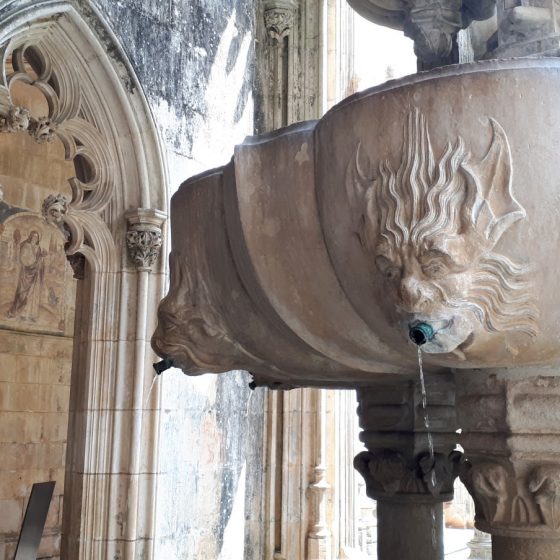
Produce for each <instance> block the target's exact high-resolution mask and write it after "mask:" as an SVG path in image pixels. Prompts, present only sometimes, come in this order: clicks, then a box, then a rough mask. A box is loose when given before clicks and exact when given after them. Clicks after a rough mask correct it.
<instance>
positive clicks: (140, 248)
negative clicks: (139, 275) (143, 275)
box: [126, 209, 166, 270]
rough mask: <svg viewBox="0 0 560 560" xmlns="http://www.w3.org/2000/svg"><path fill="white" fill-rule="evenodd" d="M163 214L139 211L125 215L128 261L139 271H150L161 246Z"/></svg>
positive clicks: (144, 210) (154, 211) (152, 211)
mask: <svg viewBox="0 0 560 560" xmlns="http://www.w3.org/2000/svg"><path fill="white" fill-rule="evenodd" d="M165 218H166V216H165V214H163V213H162V212H158V211H156V210H146V209H139V210H138V211H136V212H131V213H128V214H127V221H128V229H127V232H126V246H127V250H128V255H129V258H130V260H131V261H132V262H133V263H134V265H135V266H136V267H137V268H138V269H139V270H151V269H152V267H153V266H154V264H155V263H156V261H157V260H158V258H159V255H160V253H161V249H162V246H163V233H162V229H161V227H162V224H163V222H164V221H165Z"/></svg>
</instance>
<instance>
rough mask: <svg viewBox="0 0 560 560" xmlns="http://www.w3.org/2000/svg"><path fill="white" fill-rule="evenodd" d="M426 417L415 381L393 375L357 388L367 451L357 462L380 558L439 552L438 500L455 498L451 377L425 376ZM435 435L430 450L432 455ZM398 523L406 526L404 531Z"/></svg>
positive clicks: (434, 558)
mask: <svg viewBox="0 0 560 560" xmlns="http://www.w3.org/2000/svg"><path fill="white" fill-rule="evenodd" d="M427 394H428V408H427V411H428V418H429V422H430V431H431V435H429V434H428V432H427V430H426V428H425V425H424V410H423V408H422V397H421V390H420V387H419V383H418V382H416V381H407V382H398V381H396V380H395V381H394V382H392V383H391V384H388V385H375V386H372V387H368V388H362V389H360V390H358V401H359V406H358V415H359V417H360V426H361V427H362V428H363V432H362V433H361V435H360V439H361V440H362V441H363V442H364V444H365V446H366V448H367V449H368V450H367V451H364V452H362V453H360V454H359V455H357V457H356V458H355V460H354V466H355V467H356V469H357V470H358V471H359V472H360V473H361V474H362V476H363V477H364V479H365V481H366V489H367V494H368V496H369V497H370V498H373V499H375V500H377V502H378V503H377V517H378V542H377V548H378V558H379V560H394V559H395V558H399V560H413V559H418V558H422V559H423V560H440V559H443V505H442V504H443V502H446V501H449V500H451V499H452V498H453V481H454V480H455V478H456V477H457V475H458V473H459V467H460V462H461V459H462V454H461V453H460V452H458V451H454V449H455V445H456V442H457V437H458V434H457V433H456V432H455V430H456V428H457V423H456V418H455V409H454V399H455V393H454V386H453V382H452V379H450V378H449V377H447V376H438V377H437V380H436V379H430V380H429V381H428V382H427ZM430 439H432V440H433V450H434V453H433V457H432V456H431V455H430V451H429V447H430ZM398 527H406V532H407V534H406V538H403V535H402V533H401V532H400V531H398V530H396V528H398Z"/></svg>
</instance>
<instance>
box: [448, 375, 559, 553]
mask: <svg viewBox="0 0 560 560" xmlns="http://www.w3.org/2000/svg"><path fill="white" fill-rule="evenodd" d="M456 377H457V387H458V408H459V414H460V416H461V417H462V419H463V422H462V427H463V446H464V447H465V453H466V456H467V458H468V460H467V461H465V464H464V465H463V468H462V470H461V480H462V481H463V483H464V484H465V486H466V487H467V489H468V490H469V492H470V494H471V495H472V497H473V499H474V502H475V508H476V519H475V522H476V527H477V528H478V529H480V530H482V531H485V532H487V533H491V534H492V535H497V536H500V537H516V538H523V539H560V429H559V427H558V409H559V405H560V378H559V377H555V376H548V375H546V372H543V374H542V375H537V374H535V373H534V372H533V373H531V372H530V373H528V374H525V375H522V372H519V371H507V370H504V371H499V372H490V373H484V372H464V373H460V374H456ZM557 542H558V543H560V540H558V541H557ZM558 548H559V550H560V545H559V547H558Z"/></svg>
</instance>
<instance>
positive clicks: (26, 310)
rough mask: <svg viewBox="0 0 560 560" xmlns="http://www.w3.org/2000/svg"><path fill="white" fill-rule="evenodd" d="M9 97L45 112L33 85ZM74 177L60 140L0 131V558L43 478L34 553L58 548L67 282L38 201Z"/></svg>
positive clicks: (57, 241) (67, 362)
mask: <svg viewBox="0 0 560 560" xmlns="http://www.w3.org/2000/svg"><path fill="white" fill-rule="evenodd" d="M8 64H10V62H8ZM8 71H9V72H10V71H11V68H10V69H8ZM12 97H13V99H14V102H15V103H17V104H18V105H21V106H25V107H28V108H29V109H30V110H31V112H32V114H33V115H34V116H36V117H40V116H44V115H46V101H45V98H44V97H43V96H42V95H41V93H40V92H39V91H38V90H37V89H35V88H33V87H31V86H26V85H23V84H16V85H15V86H14V88H13V91H12ZM73 174H74V168H73V166H72V164H71V163H68V162H66V161H65V160H64V148H63V146H62V143H60V142H58V141H54V142H51V143H43V144H38V143H37V142H36V141H35V140H34V139H33V138H31V136H30V135H28V134H27V133H26V132H12V133H8V132H1V133H0V188H1V192H0V195H1V196H0V366H1V367H0V457H2V460H1V461H0V512H1V514H0V559H1V560H12V559H13V557H14V552H15V547H16V543H17V536H18V534H19V531H20V528H21V523H22V521H23V515H24V513H25V507H26V504H27V500H28V498H29V494H30V492H31V487H32V485H33V483H35V482H45V481H48V480H54V481H56V486H55V491H54V497H53V501H52V503H51V508H50V511H49V516H48V519H47V524H46V528H45V533H44V538H43V540H42V544H41V548H40V554H39V557H40V558H58V557H59V554H60V532H61V523H62V506H63V490H64V465H65V452H66V434H67V427H68V407H69V390H70V370H71V359H72V346H73V339H72V335H73V318H74V305H75V297H76V296H75V294H76V286H75V280H74V279H73V278H72V271H71V269H70V266H69V265H68V263H67V261H66V257H65V254H64V237H63V235H62V233H61V231H59V230H58V229H57V228H56V227H54V226H52V225H49V224H48V223H47V222H46V221H45V220H44V218H43V217H42V215H41V205H42V201H43V200H44V199H45V198H46V197H47V196H48V195H49V194H53V193H58V192H63V193H69V191H70V187H69V185H68V183H67V179H69V178H70V177H72V176H73Z"/></svg>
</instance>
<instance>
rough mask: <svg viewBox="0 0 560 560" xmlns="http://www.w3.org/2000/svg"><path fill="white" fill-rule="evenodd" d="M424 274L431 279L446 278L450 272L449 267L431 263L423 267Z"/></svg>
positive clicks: (440, 263) (434, 262) (435, 262)
mask: <svg viewBox="0 0 560 560" xmlns="http://www.w3.org/2000/svg"><path fill="white" fill-rule="evenodd" d="M422 272H423V273H424V274H425V275H426V276H429V277H430V278H442V277H443V276H445V275H446V274H447V273H448V272H449V271H448V268H447V266H446V265H445V264H444V263H442V262H438V261H431V262H428V263H427V264H425V265H424V266H422Z"/></svg>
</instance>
